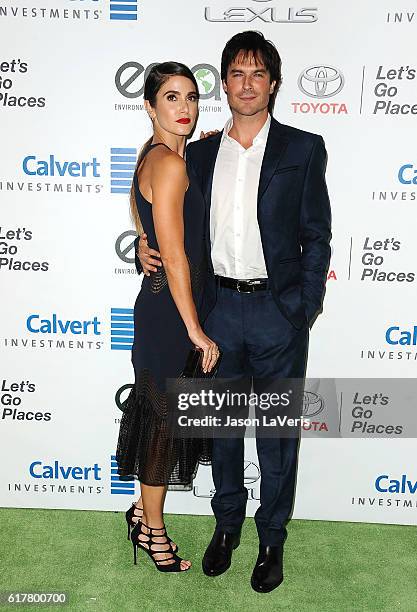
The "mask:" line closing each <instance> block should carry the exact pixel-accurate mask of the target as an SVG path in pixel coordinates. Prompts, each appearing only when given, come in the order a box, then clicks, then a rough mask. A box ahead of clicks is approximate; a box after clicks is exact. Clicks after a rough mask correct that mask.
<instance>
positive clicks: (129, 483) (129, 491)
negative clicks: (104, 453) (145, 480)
mask: <svg viewBox="0 0 417 612" xmlns="http://www.w3.org/2000/svg"><path fill="white" fill-rule="evenodd" d="M117 465H118V464H117V461H116V455H112V456H111V467H110V472H111V475H110V493H111V495H134V494H135V479H134V478H128V477H127V478H124V477H123V478H122V477H120V476H119V472H118V470H117Z"/></svg>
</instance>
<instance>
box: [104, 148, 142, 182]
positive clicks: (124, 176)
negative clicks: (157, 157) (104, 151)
mask: <svg viewBox="0 0 417 612" xmlns="http://www.w3.org/2000/svg"><path fill="white" fill-rule="evenodd" d="M110 153H111V157H110V178H111V188H110V191H111V193H129V192H130V186H131V184H132V179H133V173H134V172H135V167H136V156H137V149H121V148H120V147H119V148H111V149H110Z"/></svg>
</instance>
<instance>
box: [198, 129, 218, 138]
mask: <svg viewBox="0 0 417 612" xmlns="http://www.w3.org/2000/svg"><path fill="white" fill-rule="evenodd" d="M218 133H219V130H211V132H203V130H201V132H200V140H203V139H204V138H208V137H209V136H214V135H215V134H218Z"/></svg>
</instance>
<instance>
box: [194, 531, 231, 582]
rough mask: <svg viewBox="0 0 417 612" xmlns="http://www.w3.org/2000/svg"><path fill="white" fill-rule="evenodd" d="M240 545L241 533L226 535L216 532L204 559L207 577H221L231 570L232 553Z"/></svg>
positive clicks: (203, 563) (204, 570) (222, 532)
mask: <svg viewBox="0 0 417 612" xmlns="http://www.w3.org/2000/svg"><path fill="white" fill-rule="evenodd" d="M239 544H240V532H239V533H225V532H224V531H218V530H217V529H216V530H215V532H214V534H213V537H212V538H211V542H210V544H209V545H208V546H207V550H206V552H205V553H204V557H203V562H202V565H203V572H204V573H205V575H206V576H220V574H223V573H224V572H225V571H226V570H227V569H229V567H230V564H231V562H232V552H233V551H234V549H235V548H237V547H238V546H239Z"/></svg>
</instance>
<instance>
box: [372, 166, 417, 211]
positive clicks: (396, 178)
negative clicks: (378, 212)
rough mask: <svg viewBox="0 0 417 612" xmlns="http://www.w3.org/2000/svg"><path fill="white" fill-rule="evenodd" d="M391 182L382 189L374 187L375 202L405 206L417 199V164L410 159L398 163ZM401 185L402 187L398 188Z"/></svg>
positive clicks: (373, 199) (373, 197)
mask: <svg viewBox="0 0 417 612" xmlns="http://www.w3.org/2000/svg"><path fill="white" fill-rule="evenodd" d="M390 178H391V183H390V184H389V185H388V186H387V187H385V188H384V189H383V190H382V189H380V188H379V189H374V191H372V195H371V199H372V201H373V202H382V203H383V202H388V203H395V204H396V205H401V206H403V205H404V204H405V203H406V202H415V201H416V199H417V164H415V163H412V162H411V161H408V162H406V163H401V165H400V164H398V165H397V166H396V167H394V168H393V171H392V173H391V176H390ZM398 187H400V189H399V188H398Z"/></svg>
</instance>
